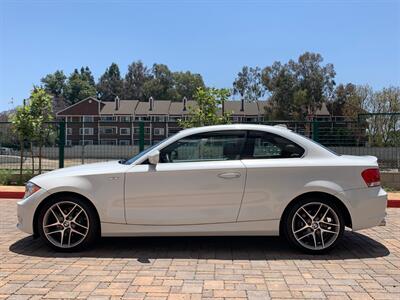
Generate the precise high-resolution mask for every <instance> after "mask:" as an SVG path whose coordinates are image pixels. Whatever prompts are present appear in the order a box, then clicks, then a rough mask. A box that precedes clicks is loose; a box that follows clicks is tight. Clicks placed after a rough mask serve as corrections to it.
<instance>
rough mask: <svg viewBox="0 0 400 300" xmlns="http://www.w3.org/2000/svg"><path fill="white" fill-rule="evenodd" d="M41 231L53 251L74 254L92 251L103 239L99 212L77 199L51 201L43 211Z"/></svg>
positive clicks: (69, 197)
mask: <svg viewBox="0 0 400 300" xmlns="http://www.w3.org/2000/svg"><path fill="white" fill-rule="evenodd" d="M37 220H38V224H37V226H38V227H37V228H38V232H39V236H40V237H41V239H42V240H43V241H44V242H45V243H46V244H47V245H48V246H50V247H51V248H53V249H55V250H57V251H62V252H73V251H79V250H84V249H87V248H89V247H90V246H92V245H93V244H94V242H95V241H96V240H97V238H98V237H99V236H100V223H99V219H98V217H97V213H96V212H95V211H94V209H93V208H92V207H91V206H90V205H89V204H88V203H87V202H86V201H84V200H82V199H80V198H79V197H76V196H70V195H66V196H59V197H57V198H52V199H50V200H49V201H47V202H46V203H45V204H44V205H43V206H42V207H41V208H40V211H39V215H38V219H37Z"/></svg>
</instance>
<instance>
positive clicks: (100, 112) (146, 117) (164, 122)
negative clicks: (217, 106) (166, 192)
mask: <svg viewBox="0 0 400 300" xmlns="http://www.w3.org/2000/svg"><path fill="white" fill-rule="evenodd" d="M266 104H267V102H266V101H257V102H252V103H246V102H243V101H227V102H225V104H224V110H225V111H226V112H231V113H232V121H233V122H234V123H239V122H258V121H262V120H263V117H264V111H265V109H264V108H265V106H266ZM195 105H196V102H195V101H193V100H186V99H183V100H182V101H181V102H172V101H169V100H154V99H153V98H150V99H149V101H146V102H143V101H138V100H120V99H119V98H118V97H117V98H116V99H115V100H114V101H111V102H104V101H100V100H98V99H96V98H94V97H89V98H86V99H84V100H81V101H79V102H77V103H75V104H73V105H71V106H69V107H67V108H65V109H63V110H61V111H59V112H58V113H57V118H58V119H64V120H65V122H66V137H65V140H66V144H67V145H82V144H85V145H92V144H93V145H101V144H103V145H137V144H138V143H139V122H140V121H144V122H145V144H153V143H155V142H157V141H160V140H162V139H164V138H165V137H167V136H170V135H171V134H174V133H176V132H177V131H179V130H180V128H179V126H178V120H179V119H184V118H186V117H187V115H188V114H189V107H195Z"/></svg>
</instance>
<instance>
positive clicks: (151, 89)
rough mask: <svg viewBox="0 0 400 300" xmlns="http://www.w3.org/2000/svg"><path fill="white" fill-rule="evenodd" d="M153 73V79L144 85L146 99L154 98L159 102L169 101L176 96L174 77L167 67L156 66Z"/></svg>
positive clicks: (152, 70)
mask: <svg viewBox="0 0 400 300" xmlns="http://www.w3.org/2000/svg"><path fill="white" fill-rule="evenodd" d="M151 73H152V78H151V79H150V80H148V81H147V82H145V84H144V85H143V94H144V96H145V98H146V99H148V98H149V97H153V98H154V99H157V100H169V99H171V98H173V97H174V96H176V93H175V91H174V89H173V86H174V79H173V75H172V72H171V71H170V70H169V68H168V67H167V66H166V65H163V64H154V65H153V67H152V69H151Z"/></svg>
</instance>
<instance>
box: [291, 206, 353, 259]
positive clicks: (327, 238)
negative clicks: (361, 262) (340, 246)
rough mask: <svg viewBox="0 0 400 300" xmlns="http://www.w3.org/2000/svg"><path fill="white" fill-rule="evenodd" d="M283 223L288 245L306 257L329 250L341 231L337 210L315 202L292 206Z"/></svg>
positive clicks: (342, 227) (341, 225)
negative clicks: (306, 255)
mask: <svg viewBox="0 0 400 300" xmlns="http://www.w3.org/2000/svg"><path fill="white" fill-rule="evenodd" d="M283 222H284V223H283V232H284V236H285V237H286V239H287V241H288V242H289V244H290V245H292V246H294V247H296V248H297V249H300V250H301V251H302V252H305V253H309V254H323V253H327V252H329V251H330V250H332V249H333V248H334V247H335V246H336V245H337V243H338V242H339V241H340V239H341V238H342V236H343V232H344V228H345V222H344V218H343V214H342V212H341V210H340V209H339V208H338V207H337V206H336V205H335V204H334V203H332V202H331V201H327V200H324V199H317V198H307V199H302V200H299V201H298V202H296V203H295V204H294V205H293V206H292V207H290V209H289V211H288V213H287V214H286V216H285V217H284V220H283Z"/></svg>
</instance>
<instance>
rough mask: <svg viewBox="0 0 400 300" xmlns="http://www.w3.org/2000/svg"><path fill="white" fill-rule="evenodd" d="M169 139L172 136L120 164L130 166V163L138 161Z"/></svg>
mask: <svg viewBox="0 0 400 300" xmlns="http://www.w3.org/2000/svg"><path fill="white" fill-rule="evenodd" d="M171 137H173V135H171V136H170V137H168V138H166V139H164V140H162V141H159V142H158V143H156V144H154V145H153V146H150V147H149V148H147V149H144V150H143V151H142V152H139V153H138V154H136V155H135V156H134V157H132V158H130V159H128V160H125V161H123V162H122V163H123V164H124V165H130V164H131V163H133V162H135V161H136V160H138V159H139V158H141V157H142V156H143V155H145V154H146V153H149V152H150V151H151V150H153V149H154V148H156V147H157V146H158V145H160V144H161V143H164V142H165V141H166V140H168V139H170V138H171Z"/></svg>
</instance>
